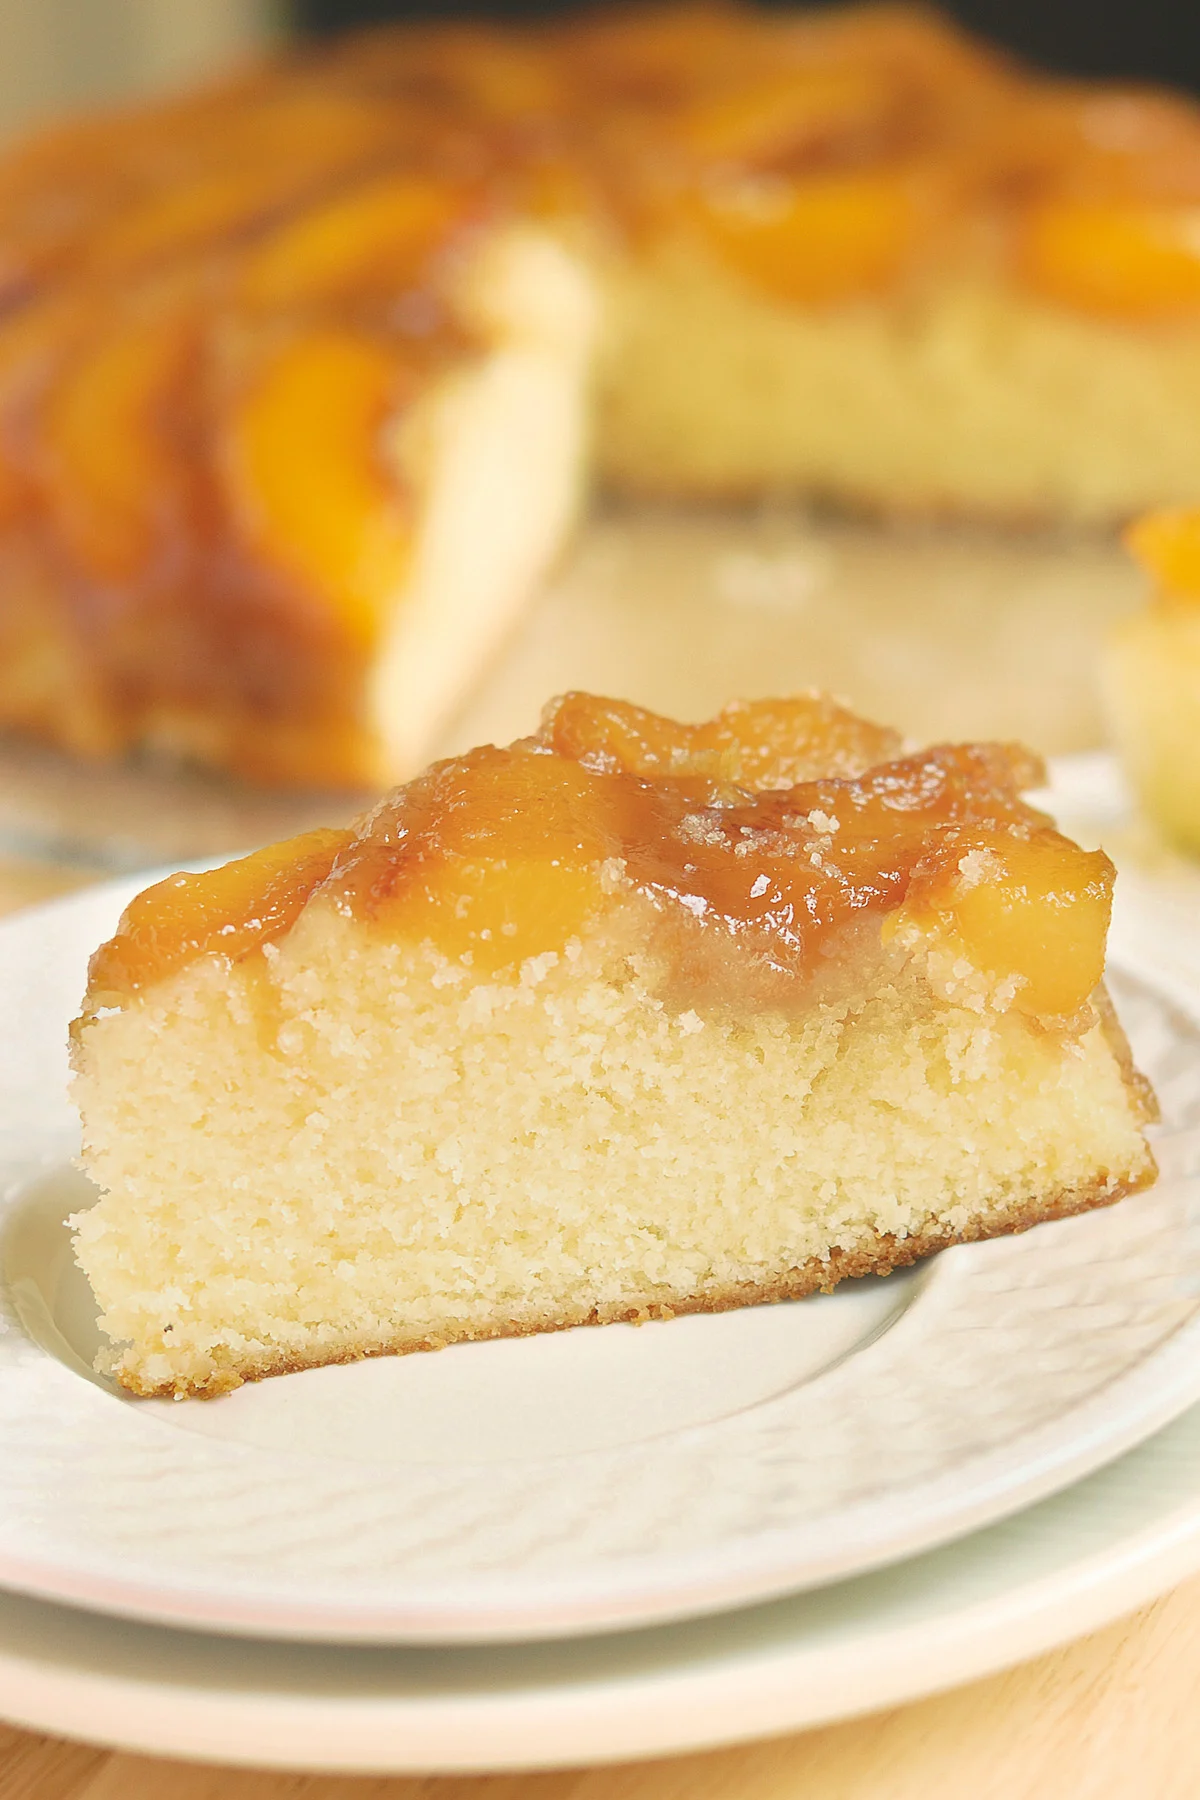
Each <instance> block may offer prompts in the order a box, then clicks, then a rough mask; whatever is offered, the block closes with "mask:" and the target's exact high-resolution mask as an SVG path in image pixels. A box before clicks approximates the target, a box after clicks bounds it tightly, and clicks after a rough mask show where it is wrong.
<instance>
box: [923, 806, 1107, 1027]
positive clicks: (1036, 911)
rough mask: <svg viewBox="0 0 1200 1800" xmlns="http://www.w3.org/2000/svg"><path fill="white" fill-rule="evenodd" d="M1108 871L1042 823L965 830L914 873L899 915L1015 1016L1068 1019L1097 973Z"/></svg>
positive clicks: (1099, 857) (1095, 854)
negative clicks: (941, 942) (955, 955)
mask: <svg viewBox="0 0 1200 1800" xmlns="http://www.w3.org/2000/svg"><path fill="white" fill-rule="evenodd" d="M1113 877H1114V870H1113V866H1112V863H1111V862H1110V861H1109V859H1108V857H1107V856H1105V855H1104V853H1103V852H1102V851H1099V850H1097V851H1087V850H1081V849H1080V848H1079V846H1078V845H1077V844H1074V843H1072V842H1071V840H1070V839H1069V838H1065V837H1063V836H1061V835H1060V833H1058V832H1057V831H1054V830H1052V829H1050V827H1048V826H1046V827H1043V828H1041V829H1035V830H1033V831H1031V832H1030V833H1029V834H1028V835H1019V834H1015V833H1012V832H1003V833H1002V832H997V831H982V832H978V831H966V832H963V833H962V834H959V835H956V836H954V837H953V838H952V839H951V840H950V842H949V844H948V845H947V847H946V849H945V850H944V851H943V853H942V854H941V855H939V856H936V857H934V858H933V859H931V861H930V862H929V863H928V864H927V865H926V866H924V867H921V868H919V869H918V871H917V873H916V875H915V877H914V880H913V883H912V886H911V887H910V889H909V893H908V896H907V898H906V901H905V906H904V915H905V917H906V918H909V919H913V920H916V921H918V922H919V923H921V924H924V925H925V926H926V927H931V926H932V928H933V929H935V930H936V931H938V932H941V933H946V934H948V937H949V940H950V942H951V944H952V946H953V948H954V949H955V950H956V951H958V952H960V953H961V954H962V955H964V956H965V957H966V958H967V959H968V961H969V962H970V964H971V965H972V967H973V968H975V969H979V970H982V971H983V973H984V974H985V975H987V976H989V977H990V978H991V979H992V981H993V982H994V983H995V984H996V986H997V988H1000V989H1003V988H1005V987H1008V988H1009V989H1010V990H1011V999H1012V1004H1013V1005H1014V1006H1015V1007H1016V1008H1017V1009H1018V1011H1020V1012H1027V1013H1031V1014H1033V1015H1035V1016H1038V1017H1043V1018H1044V1017H1049V1018H1056V1017H1057V1018H1067V1019H1069V1018H1071V1017H1072V1016H1073V1015H1074V1014H1076V1013H1077V1012H1078V1011H1079V1010H1080V1008H1081V1007H1083V1006H1085V1005H1086V1004H1087V1002H1088V999H1089V997H1090V995H1091V994H1092V992H1093V990H1094V989H1095V988H1096V986H1097V984H1098V983H1099V981H1100V979H1101V976H1102V975H1103V973H1104V946H1105V941H1106V938H1107V935H1108V923H1109V915H1110V913H1111V910H1112V887H1113Z"/></svg>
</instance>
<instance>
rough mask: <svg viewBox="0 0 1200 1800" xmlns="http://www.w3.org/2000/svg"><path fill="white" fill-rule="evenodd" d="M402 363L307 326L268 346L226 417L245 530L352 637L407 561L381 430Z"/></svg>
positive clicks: (228, 463)
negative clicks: (261, 363)
mask: <svg viewBox="0 0 1200 1800" xmlns="http://www.w3.org/2000/svg"><path fill="white" fill-rule="evenodd" d="M404 374H405V371H404V368H403V365H402V364H401V362H400V360H399V358H398V356H397V353H396V352H395V350H394V349H392V348H391V347H390V346H388V345H386V344H383V343H379V342H376V341H375V340H374V339H371V338H369V337H365V336H360V335H358V334H355V333H353V332H350V331H344V330H338V329H335V328H333V327H329V328H321V329H315V330H312V331H309V332H306V333H302V334H300V335H298V336H296V337H295V338H293V339H292V340H291V341H290V342H288V343H286V344H285V345H284V346H283V347H282V348H281V349H279V350H277V351H275V352H274V353H273V354H268V355H267V357H266V362H265V366H264V367H262V368H261V369H260V370H259V371H258V373H257V375H256V377H255V378H254V379H252V380H251V381H250V383H249V386H248V388H247V391H246V392H245V393H244V394H243V395H242V396H241V397H240V399H239V400H238V401H237V402H236V404H235V405H234V408H233V411H232V415H231V416H230V418H229V419H228V421H227V423H226V426H225V431H224V441H223V444H222V446H221V452H222V454H221V473H222V477H223V480H224V484H225V489H226V492H227V495H228V503H229V507H230V511H231V514H232V516H233V519H234V522H235V526H236V528H237V529H238V531H239V533H240V535H241V537H242V539H243V541H244V542H245V543H246V545H247V546H248V547H249V548H250V549H251V550H252V552H253V553H254V554H255V555H256V556H259V557H261V558H262V559H263V560H264V561H265V562H266V563H267V565H268V566H269V567H271V568H273V569H275V570H276V571H278V573H279V574H280V575H281V576H283V577H285V578H288V579H290V580H292V581H294V582H296V583H298V584H299V585H300V587H301V589H302V590H303V591H305V592H306V593H307V594H309V595H310V596H311V597H313V598H314V599H316V600H317V601H318V602H319V603H320V604H322V605H323V606H325V607H327V608H328V609H329V610H330V611H331V612H332V613H333V614H334V615H335V616H336V617H337V618H338V620H339V621H340V622H341V624H342V625H343V626H344V628H345V630H346V632H347V634H348V635H349V636H350V637H351V638H355V637H358V636H363V637H365V636H366V635H367V634H368V633H369V632H370V631H371V629H372V628H373V627H374V625H375V624H376V622H377V621H378V619H379V618H380V617H381V615H382V613H383V610H384V609H385V607H386V605H387V603H388V601H389V600H390V599H391V598H392V596H393V595H394V594H395V592H396V590H397V587H398V585H399V583H400V581H401V579H402V577H403V575H404V572H405V569H406V567H407V564H408V558H409V553H410V544H411V525H410V519H409V513H408V509H407V507H406V505H405V500H404V496H403V494H402V492H401V489H400V484H399V480H398V477H397V475H396V473H395V472H394V470H393V469H391V468H390V467H389V466H388V462H387V446H386V443H385V442H384V439H383V432H384V426H385V423H386V422H387V421H388V420H389V419H390V418H391V417H392V416H393V415H394V414H395V412H396V409H397V406H398V404H399V402H400V401H401V400H402V398H403V391H404Z"/></svg>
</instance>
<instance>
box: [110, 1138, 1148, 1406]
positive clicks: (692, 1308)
mask: <svg viewBox="0 0 1200 1800" xmlns="http://www.w3.org/2000/svg"><path fill="white" fill-rule="evenodd" d="M1157 1173H1158V1171H1157V1168H1156V1166H1155V1164H1154V1162H1153V1160H1152V1159H1150V1160H1149V1161H1148V1165H1147V1167H1146V1168H1145V1169H1143V1170H1141V1171H1139V1172H1138V1173H1137V1175H1135V1176H1132V1177H1130V1176H1121V1177H1111V1176H1105V1177H1103V1178H1101V1179H1099V1180H1097V1181H1095V1182H1092V1183H1090V1184H1089V1185H1087V1186H1086V1187H1077V1188H1070V1189H1065V1190H1063V1191H1061V1192H1058V1193H1055V1194H1051V1195H1048V1196H1047V1197H1045V1198H1043V1199H1038V1200H1035V1201H1027V1202H1024V1203H1023V1204H1021V1205H1017V1206H1012V1207H1009V1208H1006V1209H1003V1210H997V1211H996V1212H994V1213H991V1212H989V1213H987V1214H981V1215H979V1216H978V1217H976V1218H975V1219H973V1220H972V1221H971V1223H970V1224H969V1225H967V1226H966V1227H964V1228H963V1229H962V1230H960V1231H955V1232H936V1231H931V1232H919V1233H916V1234H915V1235H913V1236H911V1237H903V1238H900V1237H895V1236H892V1235H891V1234H885V1233H879V1232H869V1233H867V1234H865V1235H864V1236H863V1237H862V1239H861V1240H860V1241H859V1243H858V1244H857V1245H855V1246H854V1247H853V1248H852V1249H842V1248H834V1249H832V1250H831V1251H830V1252H829V1255H828V1256H827V1257H820V1256H813V1257H810V1258H809V1259H808V1260H807V1261H806V1262H804V1263H801V1264H800V1265H799V1266H798V1267H796V1268H793V1269H789V1270H787V1271H786V1272H785V1273H784V1274H782V1275H780V1276H779V1277H778V1279H777V1280H774V1281H760V1282H733V1283H730V1284H729V1285H727V1286H725V1287H715V1288H711V1289H708V1290H707V1291H705V1292H703V1293H693V1294H681V1295H677V1296H676V1295H672V1296H671V1297H670V1298H669V1299H663V1298H661V1297H657V1296H656V1297H653V1298H650V1297H647V1298H646V1299H644V1300H642V1301H614V1302H610V1303H608V1304H605V1305H601V1306H593V1307H590V1308H580V1310H579V1311H578V1312H575V1313H565V1312H563V1313H557V1314H555V1315H553V1316H531V1317H528V1318H509V1319H496V1320H494V1321H493V1322H491V1323H489V1324H486V1325H480V1324H479V1323H478V1322H475V1323H471V1324H463V1325H462V1326H461V1327H456V1326H455V1325H453V1324H448V1325H447V1328H446V1329H445V1330H442V1331H439V1332H438V1333H437V1334H436V1335H435V1334H430V1333H425V1334H422V1335H420V1336H416V1337H413V1336H405V1335H404V1334H403V1333H397V1334H396V1336H394V1337H392V1338H388V1339H386V1340H370V1341H368V1340H364V1341H363V1342H361V1343H355V1344H343V1345H337V1346H321V1347H318V1348H314V1350H313V1352H312V1354H311V1355H297V1354H295V1353H294V1352H290V1351H289V1352H282V1351H281V1352H277V1353H270V1352H267V1353H264V1354H262V1355H259V1356H248V1357H245V1358H243V1359H242V1360H241V1361H239V1362H238V1363H236V1364H235V1365H230V1364H224V1365H223V1366H222V1367H220V1368H213V1369H212V1371H211V1373H208V1374H205V1375H204V1376H201V1377H195V1378H193V1379H190V1380H189V1379H187V1378H184V1377H177V1378H176V1379H175V1380H173V1381H167V1382H159V1383H149V1384H148V1383H145V1382H143V1381H142V1380H141V1379H140V1378H139V1377H138V1375H137V1373H136V1371H133V1370H126V1369H124V1368H122V1367H121V1366H120V1361H119V1359H114V1364H113V1366H112V1368H111V1373H112V1374H114V1375H115V1377H116V1379H117V1380H118V1381H119V1382H120V1383H121V1385H122V1387H124V1388H125V1389H126V1390H127V1391H128V1392H129V1393H131V1394H136V1395H137V1396H138V1397H139V1398H141V1399H145V1400H149V1399H176V1400H183V1399H202V1400H212V1399H216V1398H217V1397H218V1396H220V1395H221V1394H227V1393H230V1392H232V1390H233V1389H234V1388H239V1387H241V1386H242V1385H243V1384H244V1383H245V1382H247V1381H262V1380H264V1379H266V1378H267V1377H268V1376H273V1375H292V1374H297V1373H299V1371H300V1370H302V1369H318V1368H325V1367H328V1366H330V1365H331V1364H336V1363H351V1362H363V1361H365V1360H366V1359H367V1358H368V1357H374V1356H403V1355H407V1354H408V1353H409V1352H411V1351H417V1350H444V1349H447V1348H448V1347H449V1346H450V1345H451V1344H458V1343H478V1342H482V1341H485V1340H488V1339H492V1338H508V1337H533V1336H536V1335H539V1334H541V1333H543V1332H550V1331H571V1330H574V1329H575V1327H577V1326H581V1325H617V1324H632V1325H644V1324H648V1323H649V1322H650V1321H651V1320H654V1319H673V1318H676V1317H679V1316H680V1315H682V1314H684V1313H705V1312H707V1313H718V1312H732V1311H734V1310H735V1309H737V1308H738V1307H743V1306H765V1305H773V1304H774V1303H775V1302H777V1301H780V1300H803V1299H805V1298H806V1297H807V1296H808V1295H810V1294H815V1293H822V1294H828V1293H832V1291H833V1289H834V1288H835V1287H837V1286H838V1284H839V1283H840V1282H842V1281H847V1280H850V1279H852V1278H854V1277H856V1276H860V1275H890V1274H892V1272H893V1271H894V1270H896V1269H904V1268H908V1267H910V1266H911V1265H912V1264H913V1263H915V1262H922V1261H924V1260H925V1259H926V1258H927V1257H930V1256H935V1255H936V1254H937V1253H938V1252H939V1251H940V1250H948V1249H950V1248H951V1247H952V1246H953V1245H955V1244H967V1243H978V1242H981V1241H983V1240H984V1239H987V1238H996V1237H1011V1236H1014V1235H1016V1234H1017V1233H1019V1232H1023V1231H1029V1230H1031V1229H1032V1228H1033V1227H1034V1226H1035V1225H1045V1224H1049V1223H1050V1222H1051V1221H1052V1220H1055V1219H1066V1218H1070V1217H1071V1216H1072V1215H1074V1214H1076V1213H1083V1212H1091V1211H1093V1210H1095V1209H1096V1208H1098V1207H1101V1206H1111V1205H1112V1204H1113V1203H1114V1202H1115V1201H1117V1200H1121V1199H1123V1198H1124V1197H1125V1196H1126V1195H1127V1194H1132V1193H1136V1192H1138V1191H1139V1190H1141V1189H1143V1188H1146V1187H1149V1186H1150V1185H1151V1184H1152V1183H1153V1181H1154V1180H1155V1179H1156V1177H1157Z"/></svg>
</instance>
